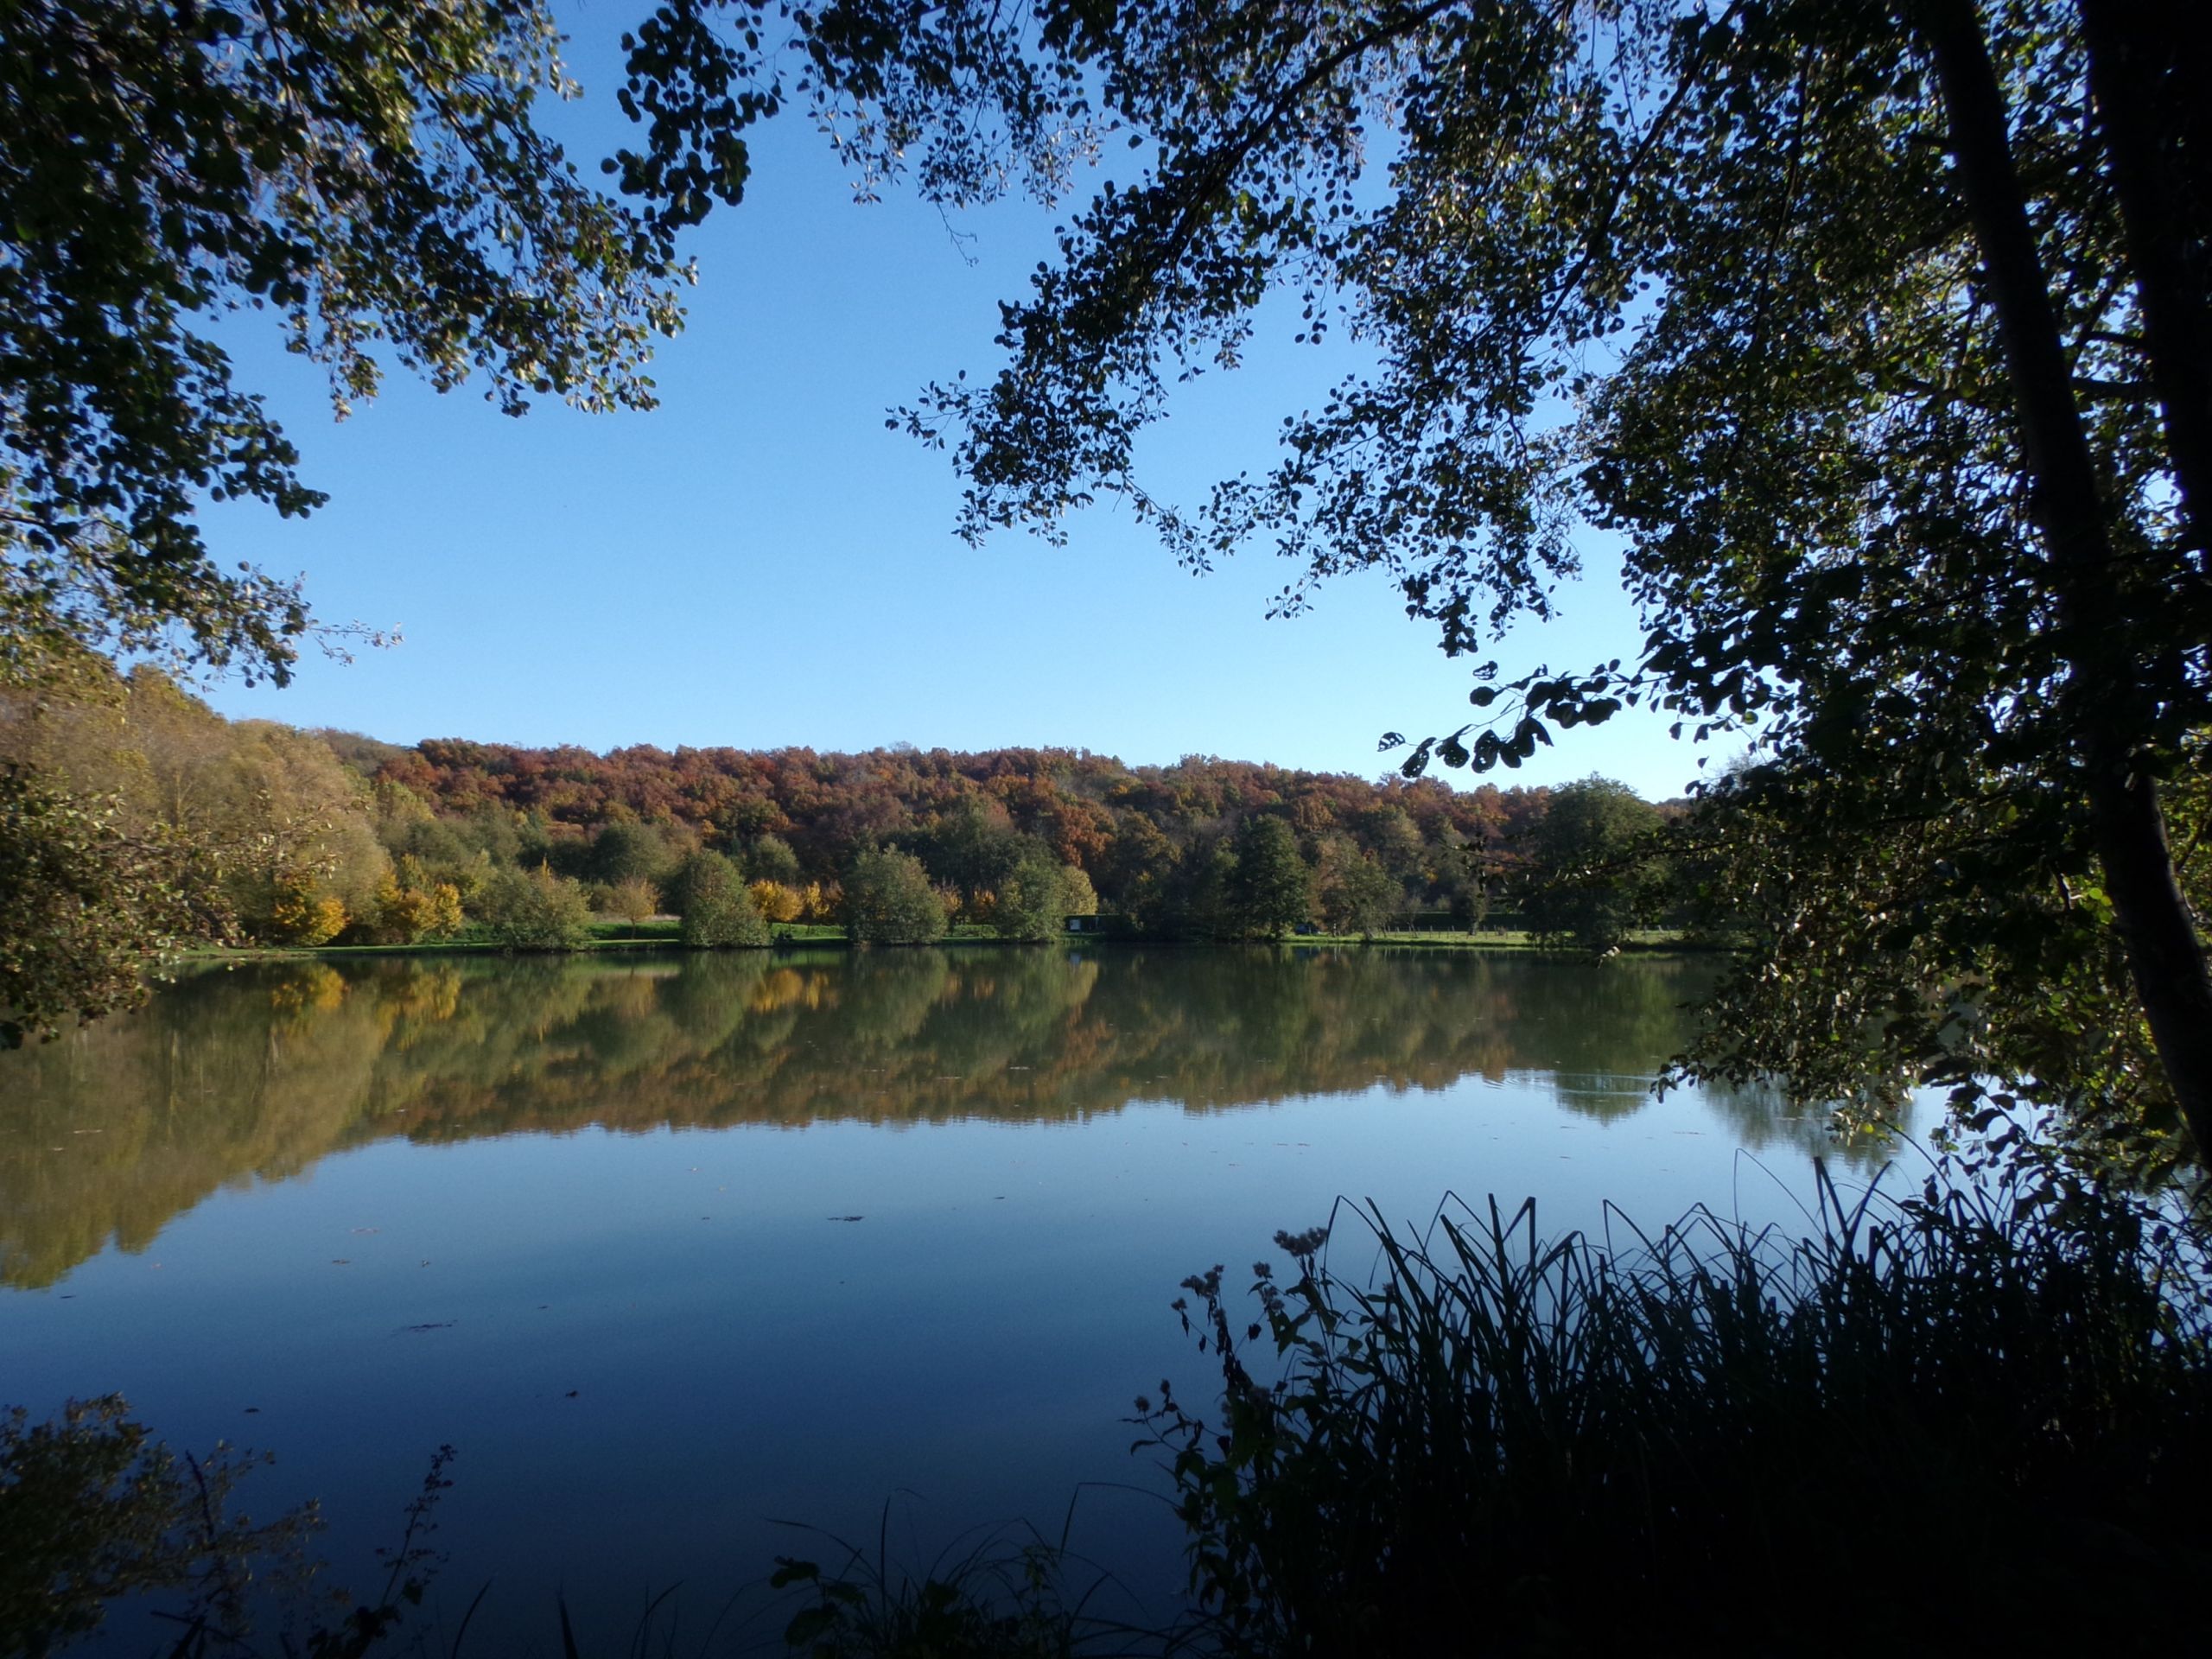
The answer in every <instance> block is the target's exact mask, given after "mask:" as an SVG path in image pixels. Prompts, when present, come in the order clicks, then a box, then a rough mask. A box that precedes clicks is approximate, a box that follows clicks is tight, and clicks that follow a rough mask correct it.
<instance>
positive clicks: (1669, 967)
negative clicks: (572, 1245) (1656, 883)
mask: <svg viewBox="0 0 2212 1659" xmlns="http://www.w3.org/2000/svg"><path fill="white" fill-rule="evenodd" d="M1710 971H1711V969H1710V968H1709V967H1708V966H1707V964H1705V963H1698V962H1694V961H1670V960H1653V961H1639V960H1630V961H1627V962H1621V963H1615V964H1612V965H1611V966H1609V967H1606V968H1604V969H1592V968H1590V967H1587V966H1586V965H1584V964H1582V963H1574V962H1567V961H1554V960H1546V959H1541V958H1535V957H1486V956H1475V955H1442V954H1434V955H1421V954H1414V953H1397V954H1394V953H1391V952H1389V951H1386V950H1371V951H1342V952H1330V951H1318V952H1291V951H1273V950H1254V951H1250V952H1236V951H1226V950H1128V951H1112V952H1108V953H1103V954H1100V955H1096V956H1089V957H1086V956H1081V955H1070V954H1068V953H1065V952H1062V951H1058V950H1021V951H1004V952H999V951H963V952H959V953H955V954H947V953H944V952H941V951H907V952H893V953H843V952H838V953H824V954H822V955H820V956H815V957H809V956H804V955H788V954H778V955H770V954H768V953H765V952H744V953H737V954H732V955H714V956H686V957H633V958H630V959H628V960H618V961H609V960H607V959H605V958H598V959H594V958H588V957H559V958H546V959H536V960H530V959H525V960H521V961H506V960H498V959H490V958H451V959H438V958H416V959H411V960H389V959H387V960H383V961H369V962H354V963H344V964H342V965H339V964H332V963H279V964H269V963H263V964H247V965H240V966H235V967H231V968H227V969H212V970H209V971H207V972H203V973H200V974H197V975H195V976H192V977H190V978H188V979H187V980H185V981H184V982H181V983H179V984H177V985H175V986H173V987H171V988H168V989H166V990H164V991H163V992H162V994H161V995H158V996H157V997H156V998H155V999H154V1001H153V1002H152V1004H151V1005H150V1006H149V1007H147V1008H146V1009H145V1010H143V1012H141V1013H139V1014H135V1015H132V1016H130V1017H127V1018H122V1019H118V1020H112V1021H110V1022H108V1023H107V1024H105V1025H102V1026H98V1027H92V1028H91V1029H89V1030H86V1031H81V1032H78V1033H73V1034H72V1035H71V1036H69V1037H67V1038H66V1039H63V1040H62V1041H60V1042H58V1043H55V1044H52V1045H50V1046H46V1047H43V1048H35V1049H30V1050H26V1051H23V1052H18V1053H15V1054H10V1055H4V1056H0V1096H4V1099H5V1101H6V1105H5V1107H4V1109H0V1277H4V1279H5V1281H7V1282H9V1283H10V1284H16V1285H41V1284H46V1283H50V1282H52V1281H54V1279H55V1278H57V1277H58V1276H60V1274H63V1273H65V1272H67V1270H68V1269H69V1268H71V1267H73V1266H74V1265H75V1264H76V1263H77V1262H81V1261H83V1260H85V1259H86V1257H88V1256H90V1255H93V1254H94V1253H96V1252H97V1251H98V1250H99V1249H101V1248H102V1247H103V1245H105V1243H107V1242H108V1241H109V1240H110V1239H112V1240H114V1241H115V1242H116V1243H119V1244H120V1245H121V1246H122V1247H123V1248H124V1249H143V1247H144V1246H145V1245H146V1244H147V1243H149V1242H150V1241H151V1240H152V1239H153V1238H154V1236H156V1234H157V1233H158V1232H159V1231H160V1230H161V1229H162V1227H163V1226H164V1225H165V1224H167V1223H168V1221H169V1219H170V1218H171V1217H174V1216H175V1215H177V1214H178V1213H179V1212H181V1211H183V1210H186V1209H188V1208H190V1207H191V1206H192V1205H194V1204H196V1203H198V1202H199V1201H200V1199H201V1198H205V1197H206V1196H207V1194H208V1193H210V1192H213V1191H214V1190H215V1189H217V1188H218V1187H219V1186H221V1185H226V1184H241V1183H245V1182H249V1181H251V1180H252V1179H256V1178H260V1179H278V1178H282V1177H284V1176H287V1175H290V1174H292V1173H296V1172H298V1171H300V1170H302V1169H304V1168H306V1167H307V1166H309V1165H311V1164H313V1163H314V1162H315V1160H317V1159H318V1158H321V1157H322V1156H323V1155H325V1154H327V1153H330V1152H332V1151H335V1150H338V1149H340V1148H343V1147H351V1146H357V1145H360V1144H362V1143H364V1142H366V1141H373V1140H378V1139H381V1138H384V1137H387V1136H399V1135H404V1136H406V1137H408V1138H409V1139H411V1140H415V1141H461V1140H467V1139H472V1138H475V1137H479V1136H485V1135H508V1134H517V1133H532V1132H534V1133H555V1134H558V1133H563V1132H567V1131H572V1130H575V1129H580V1128H586V1127H590V1126H597V1127H601V1128H608V1129H613V1130H616V1131H643V1130H648V1129H653V1128H663V1127H668V1126H674V1127H715V1126H723V1125H732V1124H741V1123H751V1124H776V1125H791V1126H798V1125H803V1124H806V1123H810V1122H818V1121H823V1120H827V1119H836V1120H855V1121H860V1122H872V1123H899V1122H941V1121H944V1120H947V1119H951V1118H957V1117H988V1118H1003V1119H1009V1120H1023V1121H1052V1120H1064V1119H1081V1118H1084V1117H1088V1116H1093V1115H1095V1114H1097V1113H1101V1112H1111V1111H1115V1110H1118V1109H1121V1108H1122V1107H1123V1106H1125V1105H1127V1104H1128V1103H1130V1102H1132V1101H1138V1100H1144V1101H1167V1102H1172V1103H1176V1104H1179V1105H1181V1106H1182V1107H1184V1108H1185V1109H1188V1110H1193V1111H1205V1110H1216V1109H1227V1108H1234V1107H1239V1106H1248V1105H1252V1104H1255V1103H1262V1102H1267V1101H1271V1100H1277V1099H1281V1098H1283V1097H1285V1096H1294V1095H1304V1094H1313V1093H1342V1092H1350V1091H1356V1090H1364V1089H1367V1088H1370V1087H1372V1086H1375V1085H1377V1084H1382V1085H1387V1086H1389V1087H1391V1088H1398V1089H1404V1088H1422V1089H1433V1088H1441V1087H1443V1086H1445V1085H1446V1084H1452V1083H1455V1082H1457V1081H1459V1079H1461V1078H1463V1077H1469V1076H1471V1075H1479V1076H1482V1077H1487V1078H1489V1079H1491V1080H1492V1081H1503V1080H1504V1079H1505V1078H1507V1077H1509V1076H1513V1077H1519V1078H1522V1079H1525V1080H1529V1081H1533V1082H1539V1083H1542V1084H1548V1086H1550V1087H1551V1088H1552V1089H1553V1090H1554V1091H1555V1092H1556V1094H1557V1095H1558V1096H1559V1098H1560V1103H1561V1104H1562V1105H1564V1106H1566V1107H1567V1108H1569V1109H1573V1110H1576V1111H1580V1112H1586V1113H1592V1114H1595V1115H1599V1116H1620V1115H1623V1114H1625V1113H1627V1112H1630V1111H1633V1110H1635V1109H1637V1107H1638V1106H1639V1105H1640V1104H1641V1103H1642V1102H1643V1099H1644V1098H1645V1096H1644V1092H1643V1091H1644V1086H1645V1084H1647V1083H1648V1081H1649V1078H1650V1077H1651V1075H1652V1073H1653V1072H1654V1071H1656V1069H1657V1067H1658V1066H1659V1065H1660V1064H1661V1063H1662V1061H1663V1060H1664V1059H1665V1058H1666V1057H1667V1056H1668V1055H1669V1053H1671V1052H1674V1050H1675V1047H1676V1046H1678V1045H1679V1043H1680V1040H1681V1035H1682V1024H1681V1020H1682V1015H1681V1012H1680V1009H1681V1004H1682V1002H1683V1001H1685V1000H1686V999H1687V998H1688V997H1689V996H1691V995H1694V993H1695V991H1696V990H1697V989H1698V988H1700V985H1701V984H1702V982H1703V980H1704V977H1705V976H1706V975H1707V974H1708V973H1709V972H1710Z"/></svg>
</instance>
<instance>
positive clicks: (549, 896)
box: [481, 864, 591, 950]
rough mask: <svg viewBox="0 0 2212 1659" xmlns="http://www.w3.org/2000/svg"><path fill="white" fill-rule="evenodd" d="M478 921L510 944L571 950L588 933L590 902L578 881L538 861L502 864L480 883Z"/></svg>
mask: <svg viewBox="0 0 2212 1659" xmlns="http://www.w3.org/2000/svg"><path fill="white" fill-rule="evenodd" d="M481 903H482V908H483V918H482V919H483V921H484V923H485V925H486V927H487V928H488V929H489V930H490V931H491V935H492V938H493V940H494V941H496V942H497V943H499V944H504V945H505V946H506V947H507V948H508V949H509V950H575V949H577V948H578V947H579V946H581V945H583V944H587V943H588V942H589V940H590V938H591V906H589V905H588V904H587V903H586V902H585V901H584V890H583V886H582V883H581V882H578V881H576V880H574V879H572V878H571V877H569V876H565V875H556V874H553V872H552V871H551V870H550V869H548V868H545V866H543V864H540V865H538V866H537V868H534V869H529V870H503V871H501V872H500V873H499V874H497V875H495V876H494V877H493V878H492V880H489V881H487V882H486V884H485V888H484V893H483V898H482V900H481Z"/></svg>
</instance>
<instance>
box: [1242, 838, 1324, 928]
mask: <svg viewBox="0 0 2212 1659" xmlns="http://www.w3.org/2000/svg"><path fill="white" fill-rule="evenodd" d="M1312 886H1313V884H1312V878H1311V874H1310V873H1309V872H1308V871H1307V869H1306V861H1305V860H1303V859H1301V858H1300V857H1299V855H1298V838H1297V837H1296V836H1294V835H1292V834H1291V832H1290V826H1289V825H1288V824H1287V823H1284V822H1283V821H1282V820H1281V818H1273V817H1251V818H1247V819H1245V821H1244V823H1243V827H1242V828H1241V829H1238V830H1237V832H1236V866H1235V868H1234V870H1233V871H1232V873H1231V874H1230V877H1229V883H1228V906H1227V913H1228V920H1229V924H1230V931H1232V932H1233V933H1234V934H1235V935H1236V937H1238V938H1260V939H1279V938H1281V937H1282V936H1283V935H1284V934H1286V933H1287V932H1289V931H1290V930H1291V929H1292V928H1294V927H1296V926H1297V925H1299V924H1300V923H1301V922H1303V921H1304V920H1305V919H1306V915H1307V912H1309V910H1310V909H1311V907H1312Z"/></svg>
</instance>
